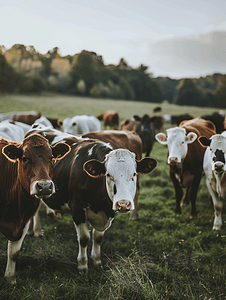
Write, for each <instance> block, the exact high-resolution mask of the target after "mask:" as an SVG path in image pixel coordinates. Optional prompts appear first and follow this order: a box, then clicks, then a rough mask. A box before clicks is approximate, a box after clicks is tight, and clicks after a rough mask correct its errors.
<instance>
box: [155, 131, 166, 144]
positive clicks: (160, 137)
mask: <svg viewBox="0 0 226 300" xmlns="http://www.w3.org/2000/svg"><path fill="white" fill-rule="evenodd" d="M155 138H156V140H157V141H158V142H159V143H160V144H162V145H167V144H168V142H167V138H166V135H165V133H162V132H160V133H157V134H156V135H155Z"/></svg>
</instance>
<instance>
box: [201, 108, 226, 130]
mask: <svg viewBox="0 0 226 300" xmlns="http://www.w3.org/2000/svg"><path fill="white" fill-rule="evenodd" d="M201 118H203V119H205V120H209V121H211V122H212V123H213V124H214V125H215V126H216V132H217V133H219V134H220V133H221V132H222V131H224V118H225V117H224V115H222V114H220V113H218V112H214V113H212V115H204V116H201Z"/></svg>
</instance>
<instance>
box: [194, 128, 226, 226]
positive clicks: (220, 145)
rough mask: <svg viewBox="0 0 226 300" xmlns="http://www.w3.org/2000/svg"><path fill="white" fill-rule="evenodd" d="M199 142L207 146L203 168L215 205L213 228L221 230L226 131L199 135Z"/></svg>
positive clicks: (225, 182) (225, 192)
mask: <svg viewBox="0 0 226 300" xmlns="http://www.w3.org/2000/svg"><path fill="white" fill-rule="evenodd" d="M199 142H200V143H201V145H202V146H204V147H206V151H205V155H204V159H203V170H204V173H205V176H206V186H207V188H208V191H209V193H210V196H211V198H212V201H213V206H214V212H215V218H214V223H213V230H220V229H221V226H222V217H221V213H222V209H223V200H225V198H226V154H225V153H226V131H224V132H222V134H215V135H213V136H211V137H210V138H209V139H208V138H206V137H199Z"/></svg>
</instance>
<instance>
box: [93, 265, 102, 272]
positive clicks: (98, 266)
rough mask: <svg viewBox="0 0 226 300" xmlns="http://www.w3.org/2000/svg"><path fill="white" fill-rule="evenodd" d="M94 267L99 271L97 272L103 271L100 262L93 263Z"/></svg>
mask: <svg viewBox="0 0 226 300" xmlns="http://www.w3.org/2000/svg"><path fill="white" fill-rule="evenodd" d="M94 268H95V270H96V271H99V272H100V271H103V266H102V264H98V265H95V266H94Z"/></svg>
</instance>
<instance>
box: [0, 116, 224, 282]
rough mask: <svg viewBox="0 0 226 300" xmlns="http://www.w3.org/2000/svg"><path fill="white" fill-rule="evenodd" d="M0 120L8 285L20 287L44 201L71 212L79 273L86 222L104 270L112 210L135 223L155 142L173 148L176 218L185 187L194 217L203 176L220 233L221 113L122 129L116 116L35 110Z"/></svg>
mask: <svg viewBox="0 0 226 300" xmlns="http://www.w3.org/2000/svg"><path fill="white" fill-rule="evenodd" d="M156 112H157V111H156ZM176 117H177V118H176ZM0 118H1V122H0V137H1V139H0V149H1V152H0V162H1V169H2V172H1V175H0V177H1V178H0V231H1V232H2V234H3V235H4V236H5V237H6V238H7V239H8V252H7V254H8V255H7V265H6V270H5V278H6V280H7V282H8V283H9V284H12V285H14V284H16V276H15V268H16V260H17V257H18V254H19V251H20V249H21V246H22V243H23V240H24V238H25V236H26V234H28V233H31V232H33V234H34V236H40V235H41V225H40V221H39V214H38V212H39V207H40V203H43V204H45V205H46V207H47V208H48V209H49V210H51V211H54V212H55V213H58V212H60V213H62V214H63V213H65V212H66V211H70V213H71V214H72V218H73V222H74V226H75V229H76V232H77V239H78V245H79V252H78V257H77V261H78V270H79V272H81V273H83V272H87V271H88V256H87V247H88V243H89V241H90V233H89V230H88V224H91V225H92V227H93V234H92V238H93V243H92V249H91V257H92V260H93V263H94V266H95V267H101V255H100V253H101V241H102V238H103V235H104V233H105V231H106V230H107V229H108V228H109V227H110V226H111V222H112V220H113V218H114V215H115V212H119V213H124V212H130V219H131V220H136V218H137V216H138V195H139V189H140V175H139V174H140V173H141V174H148V173H150V172H151V171H153V170H154V168H155V167H156V166H157V161H156V160H155V159H153V158H151V157H149V155H150V152H151V150H152V147H153V144H154V142H155V141H156V140H157V141H158V142H159V143H160V144H163V145H168V164H169V170H170V178H171V180H172V182H173V185H174V189H175V198H176V205H175V209H174V211H175V213H181V200H182V197H183V190H182V188H185V195H184V197H183V201H182V204H188V203H189V202H190V203H191V210H190V216H191V217H192V218H194V217H197V211H196V197H197V192H198V188H199V184H200V181H201V178H202V176H203V173H204V174H205V176H206V185H207V188H208V191H209V194H210V197H211V199H212V202H213V206H214V212H215V219H214V224H213V230H220V229H221V226H222V218H221V212H222V208H223V199H224V198H225V196H226V176H225V171H226V157H225V155H226V154H225V153H226V131H224V130H225V129H226V126H225V120H224V116H223V115H222V114H219V113H214V114H212V115H211V116H202V117H198V118H193V117H192V116H190V115H181V116H168V115H167V116H158V115H154V116H149V115H147V114H145V115H144V116H142V117H139V116H137V115H135V116H134V117H133V118H132V119H130V120H124V121H123V122H121V124H119V123H120V118H119V115H118V113H117V112H115V111H107V112H104V113H103V114H101V115H99V116H97V117H94V116H86V115H82V116H74V117H73V118H67V119H65V120H63V121H60V120H58V119H47V118H46V117H44V116H41V114H40V113H37V112H25V113H18V114H17V113H8V114H2V115H0ZM170 120H171V122H173V124H174V125H175V124H176V125H177V126H176V127H171V128H169V129H167V130H166V133H167V135H166V134H165V133H163V132H161V131H163V125H164V123H165V122H170ZM101 121H103V124H104V129H105V130H101ZM107 126H109V127H110V129H108V130H107ZM119 126H120V130H118V129H119ZM168 127H169V126H168ZM142 153H145V155H144V156H145V157H144V158H142ZM31 225H32V226H31Z"/></svg>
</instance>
